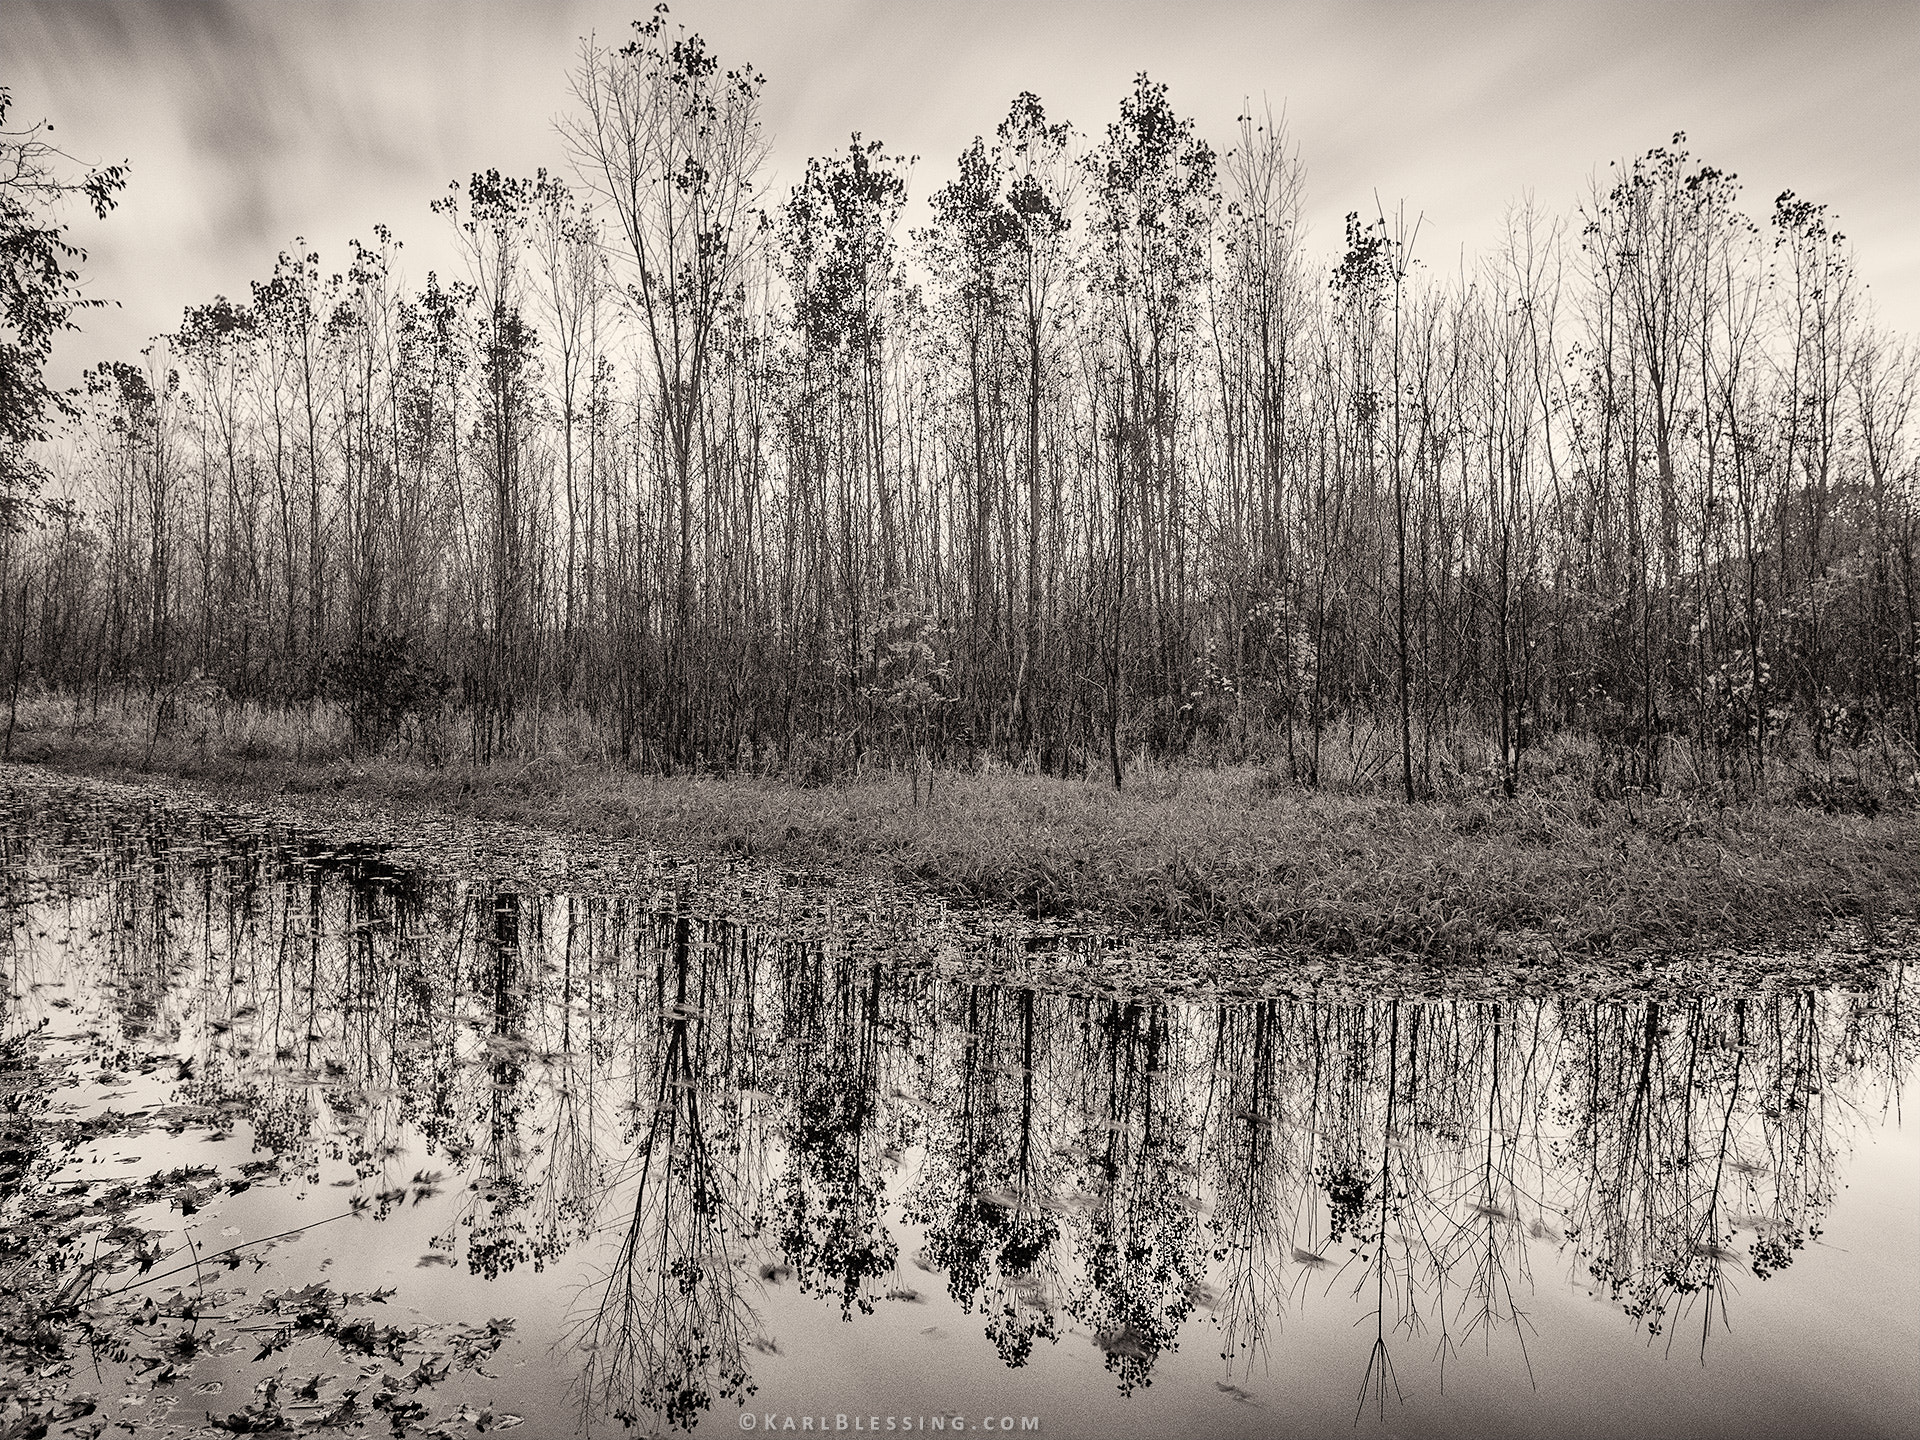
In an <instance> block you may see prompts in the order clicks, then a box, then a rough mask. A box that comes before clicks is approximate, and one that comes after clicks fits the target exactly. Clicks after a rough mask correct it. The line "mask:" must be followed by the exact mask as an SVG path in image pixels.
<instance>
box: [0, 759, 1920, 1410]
mask: <svg viewBox="0 0 1920 1440" xmlns="http://www.w3.org/2000/svg"><path fill="white" fill-rule="evenodd" d="M0 801H4V813H3V814H0V821H3V822H4V823H3V825H0V830H3V838H0V845H3V846H4V854H3V855H0V859H4V866H5V869H4V876H5V879H4V887H3V889H0V907H3V909H4V922H3V923H0V930H4V933H5V937H6V938H5V942H4V943H5V967H6V974H5V979H6V981H7V987H6V1001H5V1006H4V1009H3V1010H0V1018H3V1019H4V1032H5V1035H6V1036H8V1037H11V1038H14V1039H16V1040H18V1041H21V1042H22V1043H21V1044H18V1045H16V1047H15V1050H14V1052H13V1053H14V1055H15V1058H16V1061H17V1060H18V1057H19V1056H20V1055H26V1054H31V1055H32V1056H33V1057H34V1059H35V1062H36V1063H37V1065H38V1066H39V1067H40V1073H41V1074H42V1079H43V1081H44V1084H43V1087H42V1090H41V1091H39V1092H34V1093H37V1094H38V1095H39V1097H40V1098H39V1100H37V1101H35V1102H34V1104H35V1105H38V1106H39V1107H40V1108H38V1109H34V1108H33V1107H32V1106H30V1105H28V1103H27V1102H26V1101H23V1100H22V1099H20V1096H21V1095H23V1094H27V1093H29V1092H28V1090H27V1089H26V1088H25V1087H26V1085H27V1082H26V1080H24V1079H22V1078H19V1074H16V1077H15V1079H14V1080H13V1081H12V1082H10V1083H11V1084H12V1086H13V1090H12V1092H11V1095H12V1098H11V1099H10V1100H9V1105H10V1106H11V1107H12V1109H13V1110H14V1111H15V1112H16V1115H26V1114H28V1113H29V1111H31V1113H32V1120H33V1130H32V1140H31V1143H30V1144H15V1145H14V1146H13V1148H12V1149H10V1150H9V1151H8V1157H9V1159H8V1163H6V1164H5V1165H0V1195H3V1196H4V1198H5V1204H6V1207H7V1209H6V1211H5V1218H6V1220H7V1221H8V1224H9V1225H14V1224H15V1222H18V1221H20V1220H21V1217H22V1216H23V1215H24V1216H29V1217H37V1220H36V1222H35V1223H37V1224H39V1225H40V1226H41V1227H42V1229H41V1230H40V1231H39V1232H36V1233H39V1234H40V1235H41V1236H42V1239H41V1240H39V1241H36V1242H34V1243H35V1244H37V1245H38V1246H40V1250H39V1252H38V1258H39V1259H40V1260H41V1261H43V1262H44V1263H45V1264H46V1265H48V1266H50V1267H52V1268H51V1270H50V1271H49V1272H48V1273H50V1274H51V1275H52V1276H53V1279H54V1281H55V1282H57V1283H58V1285H59V1287H60V1288H59V1293H58V1295H57V1296H55V1299H57V1300H58V1301H59V1302H60V1303H61V1304H62V1305H65V1306H67V1307H68V1309H67V1310H63V1311H61V1312H60V1313H61V1314H62V1315H67V1314H69V1313H70V1314H71V1315H72V1316H73V1317H74V1321H73V1323H72V1324H71V1325H68V1326H67V1328H66V1329H65V1330H64V1331H63V1332H62V1334H63V1336H64V1337H65V1338H64V1340H63V1342H62V1343H63V1344H64V1346H65V1349H64V1352H63V1353H62V1352H56V1351H54V1350H50V1349H46V1348H44V1347H43V1349H42V1350H41V1351H40V1352H37V1353H35V1354H27V1353H26V1352H25V1351H23V1350H22V1348H21V1346H20V1345H19V1344H15V1346H14V1348H13V1349H12V1351H10V1352H9V1353H8V1354H7V1356H6V1365H5V1367H3V1368H4V1373H6V1374H7V1376H8V1378H7V1381H6V1387H7V1388H5V1389H4V1390H0V1394H4V1395H7V1396H11V1397H12V1399H11V1400H10V1401H9V1403H10V1404H13V1405H14V1406H15V1408H16V1410H18V1409H19V1407H20V1406H21V1405H23V1404H25V1400H24V1399H23V1398H22V1397H27V1396H30V1394H32V1393H38V1394H40V1395H41V1396H42V1397H43V1399H44V1397H45V1396H47V1395H49V1394H54V1393H55V1392H58V1394H59V1395H60V1396H61V1397H64V1398H65V1399H66V1400H68V1401H69V1402H70V1401H71V1397H73V1396H75V1395H80V1396H82V1397H83V1399H82V1402H81V1403H79V1404H71V1403H70V1404H69V1409H68V1410H67V1411H58V1412H56V1413H57V1414H67V1413H75V1412H78V1411H81V1410H85V1411H86V1413H85V1414H79V1415H78V1416H77V1418H74V1419H72V1420H70V1421H68V1422H66V1424H67V1429H66V1431H65V1432H64V1433H75V1434H98V1433H101V1431H102V1430H103V1429H104V1430H105V1431H106V1432H107V1433H127V1432H129V1431H138V1432H140V1433H146V1432H153V1433H160V1434H168V1433H192V1432H196V1431H197V1432H202V1433H209V1434H212V1433H232V1432H236V1431H237V1432H249V1431H251V1432H269V1433H270V1432H273V1431H275V1430H279V1431H287V1430H291V1429H307V1430H312V1431H314V1432H316V1433H318V1432H328V1433H331V1432H332V1431H335V1430H338V1431H346V1432H350V1431H354V1430H361V1431H363V1432H364V1433H369V1434H384V1433H388V1432H389V1431H391V1432H395V1433H413V1434H434V1433H442V1434H448V1435H467V1434H475V1433H484V1432H486V1431H489V1430H492V1429H518V1430H520V1431H521V1433H522V1434H523V1435H525V1436H536V1435H537V1436H564V1435H572V1434H577V1433H587V1432H596V1433H618V1432H619V1431H620V1430H621V1429H622V1427H623V1426H626V1427H631V1428H632V1429H634V1430H635V1431H636V1432H637V1433H652V1432H659V1433H672V1432H675V1431H684V1430H687V1429H694V1430H697V1431H698V1432H700V1433H702V1434H709V1435H711V1434H727V1433H732V1434H739V1433H741V1432H742V1431H748V1430H751V1431H752V1432H753V1433H758V1432H759V1431H762V1430H766V1429H768V1428H772V1429H774V1430H776V1431H778V1432H780V1433H789V1430H788V1427H789V1425H790V1426H791V1431H792V1433H803V1432H805V1431H819V1430H821V1429H826V1430H829V1431H834V1432H835V1433H841V1429H842V1427H843V1426H844V1433H846V1434H849V1435H851V1434H855V1433H865V1432H866V1431H867V1430H869V1429H878V1430H880V1431H882V1432H886V1431H892V1432H895V1433H898V1432H899V1431H901V1430H911V1431H913V1432H914V1433H917V1434H918V1433H930V1432H935V1431H939V1432H942V1433H945V1432H950V1431H951V1430H952V1429H954V1428H958V1427H960V1426H964V1427H965V1429H966V1430H967V1431H968V1432H970V1433H971V1432H980V1433H986V1432H987V1431H988V1429H989V1427H991V1429H992V1432H993V1433H999V1431H1000V1429H1001V1427H1002V1426H1003V1425H1005V1426H1007V1427H1009V1428H1011V1429H1012V1431H1013V1432H1014V1433H1025V1434H1038V1435H1042V1436H1057V1437H1082V1436H1085V1437H1094V1436H1098V1437H1130V1436H1140V1437H1149V1436H1186V1435H1219V1436H1238V1435H1246V1436H1255V1435H1259V1436H1291V1435H1303V1436H1305V1435H1336V1434H1354V1433H1359V1434H1368V1435H1436V1436H1451V1435H1458V1436H1490V1435H1493V1436H1497V1435H1543V1436H1544V1435H1553V1436H1580V1435H1595V1436H1599V1435H1605V1436H1610V1437H1612V1436H1622V1435H1634V1436H1640V1435H1646V1436H1655V1435H1675V1436H1680V1435H1686V1436H1692V1435H1728V1436H1734V1435H1740V1436H1770V1435H1821V1436H1835V1435H1879V1434H1886V1435H1894V1434H1911V1433H1913V1430H1912V1428H1911V1427H1912V1426H1913V1423H1914V1415H1915V1401H1916V1384H1917V1382H1920V1358H1917V1357H1920V1326H1917V1325H1916V1315H1920V1306H1916V1304H1915V1303H1914V1302H1915V1296H1916V1294H1917V1293H1920V1206H1917V1205H1916V1195H1920V1149H1917V1148H1916V1145H1915V1136H1914V1131H1913V1127H1911V1126H1903V1125H1902V1122H1901V1116H1900V1105H1901V1088H1902V1085H1903V1082H1904V1080H1905V1078H1906V1077H1908V1076H1909V1075H1910V1074H1911V1071H1912V1068H1913V1057H1914V1053H1915V1042H1916V1036H1917V1035H1920V1023H1917V1022H1916V1019H1915V1012H1914V1008H1913V1006H1914V1000H1915V997H1914V996H1913V995H1912V994H1910V993H1909V992H1910V990H1911V982H1910V981H1908V980H1907V979H1906V977H1905V971H1904V967H1903V966H1902V965H1901V964H1900V963H1898V962H1897V961H1891V962H1889V963H1888V964H1887V965H1886V966H1884V967H1882V968H1881V969H1880V970H1879V971H1878V972H1877V973H1875V974H1874V975H1872V976H1871V977H1870V978H1868V979H1867V980H1865V981H1861V980H1858V979H1856V980H1855V981H1853V982H1851V984H1850V986H1849V988H1846V989H1820V988H1812V987H1805V986H1801V987H1796V986H1794V985H1792V984H1790V983H1785V982H1774V983H1769V984H1766V985H1762V986H1758V987H1740V988H1739V989H1738V990H1737V993H1725V987H1723V989H1722V991H1721V992H1720V993H1716V992H1715V991H1712V990H1708V991H1705V992H1703V993H1695V994H1687V993H1677V994H1676V993H1667V994H1662V995H1659V996H1653V995H1639V996H1636V995H1634V994H1631V993H1627V994H1618V993H1616V994H1613V995H1610V996H1597V995H1594V994H1590V993H1589V994H1581V993H1561V994H1556V993H1551V992H1547V993H1539V991H1538V987H1537V986H1536V987H1535V989H1534V991H1533V992H1532V993H1519V992H1518V991H1516V993H1513V994H1511V995H1502V994H1500V993H1499V992H1498V989H1497V987H1494V988H1493V989H1492V991H1491V992H1488V991H1487V990H1486V989H1485V988H1484V987H1483V990H1482V992H1481V993H1480V994H1479V995H1477V996H1476V997H1475V998H1471V999H1467V998H1460V997H1459V996H1458V995H1455V996H1452V997H1448V996H1447V995H1444V994H1436V993H1434V992H1433V991H1432V990H1431V988H1428V989H1427V990H1426V991H1425V992H1424V993H1423V992H1422V991H1421V990H1420V989H1419V988H1417V987H1409V988H1404V989H1403V988H1401V987H1396V986H1395V985H1394V984H1393V983H1392V979H1391V977H1390V976H1389V977H1386V978H1384V979H1382V980H1380V981H1379V982H1378V983H1375V984H1372V985H1370V986H1368V987H1364V988H1360V989H1355V988H1352V987H1346V988H1342V987H1336V986H1332V985H1329V986H1326V987H1324V988H1320V987H1313V986H1309V987H1306V988H1305V989H1304V991H1302V990H1301V987H1299V986H1295V987H1294V989H1295V992H1296V993H1291V994H1285V995H1274V996H1272V997H1270V998H1264V999H1244V998H1243V999H1235V1000H1232V1001H1221V1000H1215V1001H1209V1000H1207V999H1206V998H1205V997H1204V996H1187V997H1185V998H1166V997H1165V996H1164V995H1161V996H1158V997H1156V996H1155V995H1152V994H1144V995H1129V994H1127V993H1124V991H1122V992H1119V993H1116V989H1115V987H1114V986H1113V985H1111V984H1101V983H1095V982H1096V981H1098V980H1099V978H1100V976H1101V975H1107V974H1109V972H1111V971H1112V970H1113V968H1114V965H1115V964H1116V963H1117V962H1115V961H1113V960H1112V959H1111V958H1110V957H1108V958H1102V957H1099V956H1095V957H1093V958H1092V959H1088V958H1087V957H1085V956H1081V957H1078V958H1077V959H1076V958H1075V957H1074V955H1073V953H1072V952H1073V950H1074V947H1073V945H1072V943H1071V942H1070V941H1068V942H1059V943H1056V944H1055V946H1054V949H1055V951H1056V952H1058V954H1057V957H1056V958H1057V963H1056V962H1055V961H1054V960H1046V959H1045V957H1044V956H1043V959H1042V962H1035V961H1034V960H1033V959H1032V953H1031V952H1034V951H1036V950H1040V949H1041V948H1042V947H1040V946H1039V944H1038V942H1037V941H1036V942H1031V943H1029V942H1023V941H1021V940H1019V938H1018V937H1017V936H1016V937H1015V938H1014V939H1013V940H1011V941H1009V940H1008V939H1007V937H1006V936H1004V935H1003V936H1001V937H1000V939H999V940H998V941H997V942H996V943H997V945H998V953H1005V954H1016V953H1017V954H1021V955H1024V956H1026V957H1027V958H1026V959H1025V960H1024V961H1023V962H1022V963H1021V964H1019V965H1006V966H1002V967H1001V968H1002V969H1004V970H1005V972H1006V973H1005V974H1004V975H1002V976H1001V977H1000V978H999V979H998V980H997V981H996V979H995V978H994V977H995V974H996V964H995V962H994V960H993V956H992V955H987V957H986V958H985V959H983V958H982V952H981V948H980V946H979V945H974V946H972V948H971V949H969V948H968V947H967V946H965V945H956V944H952V943H946V944H943V945H942V946H935V947H928V946H926V945H924V944H916V943H913V937H912V936H910V935H903V934H902V922H901V920H900V918H899V916H898V915H897V914H895V915H892V916H891V918H884V917H883V918H876V917H875V915H874V914H873V913H872V911H871V907H868V908H867V909H863V908H862V907H861V906H860V905H858V904H850V903H848V902H846V900H845V899H844V897H835V896H833V895H832V894H825V893H821V892H818V891H814V890H808V889H805V888H804V887H802V888H800V889H798V890H796V891H794V893H793V894H792V895H791V896H790V897H789V898H788V899H787V900H786V901H785V902H784V908H781V907H774V908H772V909H770V908H769V907H768V906H767V905H765V904H760V903H755V904H748V903H746V902H745V901H742V902H741V903H740V904H739V906H737V907H732V906H730V904H729V902H728V900H727V898H726V892H725V890H724V887H721V888H720V889H718V890H716V889H715V887H713V886H711V885H704V886H699V887H690V886H681V887H678V888H677V889H676V887H675V886H673V885H672V884H670V883H662V881H661V878H660V876H661V873H662V872H660V871H659V870H657V869H655V870H653V871H649V872H647V873H646V874H645V875H642V874H641V873H640V872H639V871H637V870H635V871H631V872H623V871H622V869H621V867H620V866H619V864H617V863H609V864H607V865H604V866H601V867H600V868H599V869H598V870H597V871H596V872H595V873H594V876H593V878H592V879H591V881H590V882H583V881H580V880H578V879H572V880H565V881H561V880H556V879H555V878H553V876H552V875H550V874H545V873H535V874H521V875H518V876H514V875H502V874H500V873H497V872H498V870H499V867H497V866H495V867H488V866H486V865H483V864H479V863H467V860H466V859H465V858H464V856H463V852H461V851H460V849H459V847H458V846H457V845H455V844H453V843H452V842H449V843H448V844H446V845H444V846H436V844H435V843H434V842H433V839H432V837H425V839H424V841H423V837H421V836H419V835H417V834H416V835H413V836H409V837H404V838H405V839H406V840H407V841H408V842H409V843H408V844H407V845H405V846H401V847H398V848H394V847H381V846H375V845H368V844H364V843H352V844H344V843H341V842H340V840H339V839H338V837H334V838H329V837H326V836H317V835H314V834H310V833H304V834H303V833H300V832H298V831H296V830H293V829H291V828H289V827H287V826H285V825H283V824H279V823H276V822H274V821H272V820H270V819H263V818H260V817H258V816H241V815H235V814H231V813H227V814H216V813H213V812H211V811H207V812H198V813H196V812H194V811H192V810H190V809H189V810H183V809H181V808H180V805H179V803H178V802H174V803H173V804H172V805H170V806H169V805H163V804H161V803H159V802H157V801H153V800H151V799H143V798H141V797H138V796H137V795H135V794H133V793H132V792H113V791H110V790H102V789H101V788H99V787H94V788H92V789H74V790H71V791H62V790H60V789H59V788H58V787H57V786H48V785H45V784H41V783H35V784H30V785H25V786H22V785H20V784H15V786H14V787H13V788H11V789H0ZM774 888H775V889H776V890H777V889H779V888H781V887H780V885H779V882H778V880H777V878H776V881H775V882H774ZM742 893H743V894H744V893H745V892H744V891H743V892H742ZM963 951H964V952H965V953H961V952H963ZM10 1073H12V1072H10ZM20 1073H21V1074H24V1073H25V1072H20ZM23 1123H24V1122H23ZM14 1133H15V1135H16V1139H17V1137H18V1136H19V1135H21V1134H25V1133H27V1132H26V1131H24V1130H19V1129H16V1131H15V1132H14ZM25 1233H26V1232H25V1231H18V1232H17V1234H16V1242H18V1235H22V1234H25ZM32 1258H33V1257H28V1259H32ZM23 1263H26V1262H25V1261H24V1260H19V1259H16V1258H0V1271H4V1270H5V1269H6V1267H7V1266H8V1265H17V1264H23ZM12 1273H22V1272H18V1271H15V1272H12ZM48 1313H52V1312H51V1311H50V1310H49V1311H48ZM14 1318H15V1322H16V1324H15V1329H16V1332H17V1331H18V1324H19V1317H18V1316H15V1317H14ZM16 1339H17V1334H16ZM49 1357H51V1358H49ZM35 1386H38V1387H39V1389H38V1391H37V1392H36V1391H34V1387H35ZM49 1403H51V1402H49ZM115 1427H118V1428H115ZM213 1427H218V1428H217V1429H215V1428H213ZM3 1428H4V1425H0V1429H3ZM54 1433H63V1432H62V1430H61V1429H60V1427H59V1425H58V1424H56V1426H55V1431H54Z"/></svg>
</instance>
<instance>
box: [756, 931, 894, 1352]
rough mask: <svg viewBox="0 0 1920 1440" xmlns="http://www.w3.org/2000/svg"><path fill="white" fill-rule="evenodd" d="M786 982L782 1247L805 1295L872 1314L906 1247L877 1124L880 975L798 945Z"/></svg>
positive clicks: (775, 1221) (772, 1201) (778, 1222)
mask: <svg viewBox="0 0 1920 1440" xmlns="http://www.w3.org/2000/svg"><path fill="white" fill-rule="evenodd" d="M789 959H790V962H791V963H790V964H789V965H788V966H787V967H785V973H784V974H783V975H782V976H781V977H780V979H779V984H780V987H781V991H782V995H781V999H782V1002H783V1005H782V1013H783V1015H784V1020H785V1028H784V1030H783V1032H782V1034H781V1036H780V1040H779V1048H780V1057H779V1061H778V1072H779V1076H780V1080H779V1084H780V1088H781V1090H782V1092H783V1094H784V1098H785V1099H786V1101H787V1104H788V1124H787V1131H786V1135H785V1136H784V1139H785V1142H786V1163H785V1166H784V1169H783V1171H782V1173H781V1175H780V1177H779V1179H778V1180H777V1181H776V1184H775V1189H774V1193H773V1194H772V1195H770V1196H769V1200H768V1204H769V1208H770V1211H771V1214H770V1216H769V1222H770V1224H771V1226H772V1229H773V1233H774V1237H775V1243H776V1244H777V1245H778V1247H779V1249H780V1252H781V1253H782V1255H784V1256H785V1258H786V1261H787V1263H788V1264H790V1265H791V1266H792V1267H793V1270H794V1273H795V1275H796V1276H797V1278H798V1280H799V1283H800V1288H801V1289H802V1290H805V1291H808V1292H809V1293H816V1294H821V1295H830V1296H833V1297H835V1298H836V1299H838V1301H839V1303H840V1313H841V1315H842V1316H843V1317H850V1316H851V1315H852V1314H853V1312H854V1310H855V1309H856V1308H857V1309H859V1310H860V1311H861V1312H863V1313H870V1312H871V1311H872V1310H873V1304H874V1295H873V1286H874V1283H875V1282H876V1281H878V1280H879V1279H880V1278H881V1277H882V1276H884V1275H886V1274H888V1273H889V1272H890V1271H891V1270H892V1269H893V1266H894V1260H895V1258H896V1256H897V1255H898V1253H899V1247H898V1246H897V1245H896V1244H895V1243H894V1241H893V1239H892V1238H891V1237H890V1236H889V1235H888V1234H887V1231H886V1227H885V1226H884V1224H883V1223H882V1219H881V1211H882V1209H883V1206H882V1203H881V1186H882V1180H881V1173H880V1157H879V1154H878V1151H879V1142H878V1136H877V1132H876V1127H875V1123H874V1122H875V1120H876V1118H877V1114H878V1106H877V1089H878V1073H879V1072H878V1060H879V1050H880V1045H881V1029H880V1023H879V1022H880V993H881V992H880V987H881V975H880V971H879V968H878V967H874V968H873V969H871V970H868V971H866V972H865V973H864V975H863V974H862V973H861V972H859V971H856V970H855V969H854V968H853V967H852V966H849V965H845V964H835V963H832V962H830V961H829V960H828V959H827V958H826V957H825V956H824V955H823V954H822V953H821V952H820V951H819V950H818V949H814V948H810V947H795V948H794V949H793V950H791V951H790V952H789Z"/></svg>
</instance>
